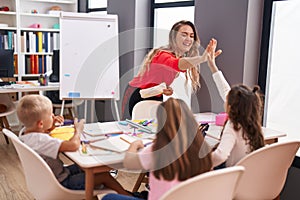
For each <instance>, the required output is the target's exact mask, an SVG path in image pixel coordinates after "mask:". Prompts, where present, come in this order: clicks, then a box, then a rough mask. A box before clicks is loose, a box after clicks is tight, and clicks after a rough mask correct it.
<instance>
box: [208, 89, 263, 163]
mask: <svg viewBox="0 0 300 200" xmlns="http://www.w3.org/2000/svg"><path fill="white" fill-rule="evenodd" d="M258 90H259V87H258V86H256V87H254V88H253V90H251V89H250V88H248V87H247V86H245V85H236V86H233V87H232V88H231V90H230V91H229V93H228V95H227V100H226V102H225V111H226V113H227V114H228V121H227V122H226V124H225V126H224V128H223V131H222V133H221V134H222V136H221V141H220V143H219V145H218V147H217V148H216V150H215V151H213V153H212V161H213V166H214V167H215V166H218V165H220V164H222V163H223V162H225V161H226V166H227V167H228V166H233V165H235V164H236V163H237V162H238V161H239V160H240V159H241V158H243V157H244V156H246V155H247V154H249V153H250V152H252V151H254V150H256V149H259V148H261V147H263V146H264V145H265V143H264V136H263V133H262V129H261V118H262V115H261V114H262V102H261V98H260V95H259V94H258Z"/></svg>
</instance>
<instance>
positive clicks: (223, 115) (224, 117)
mask: <svg viewBox="0 0 300 200" xmlns="http://www.w3.org/2000/svg"><path fill="white" fill-rule="evenodd" d="M227 119H228V115H227V113H225V112H222V113H219V114H218V115H217V116H216V125H217V126H224V123H225V122H226V120H227Z"/></svg>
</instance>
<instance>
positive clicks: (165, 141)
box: [103, 98, 212, 200]
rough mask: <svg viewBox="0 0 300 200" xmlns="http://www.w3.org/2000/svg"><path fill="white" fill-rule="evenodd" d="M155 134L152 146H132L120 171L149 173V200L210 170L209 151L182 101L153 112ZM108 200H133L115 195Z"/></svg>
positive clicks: (138, 144)
mask: <svg viewBox="0 0 300 200" xmlns="http://www.w3.org/2000/svg"><path fill="white" fill-rule="evenodd" d="M157 121H158V130H159V131H158V133H157V135H156V139H155V140H154V143H153V145H152V146H148V147H146V148H144V146H143V143H142V142H141V141H136V142H133V143H132V144H131V145H130V147H129V149H128V151H127V152H126V154H125V159H124V167H126V168H128V169H142V170H145V171H150V176H149V184H150V188H151V190H150V192H149V197H148V199H149V200H153V199H159V198H160V197H161V196H162V195H163V194H164V193H165V192H166V191H168V190H169V189H170V188H172V187H174V186H175V185H177V184H179V183H180V182H182V181H185V180H187V179H189V178H191V177H194V176H197V175H198V174H201V173H204V172H207V171H210V170H211V168H212V163H211V155H210V148H209V146H208V144H207V143H206V142H205V141H204V138H203V135H202V132H201V130H199V129H198V123H197V122H196V120H195V119H194V116H193V113H192V112H191V111H190V109H189V108H188V106H187V105H186V104H185V103H184V101H182V100H180V99H174V98H169V99H168V100H167V101H166V102H163V103H161V105H160V106H159V107H158V110H157ZM108 199H123V200H124V199H128V200H129V199H137V198H134V197H126V196H122V195H117V194H109V195H106V196H105V197H104V198H103V200H108Z"/></svg>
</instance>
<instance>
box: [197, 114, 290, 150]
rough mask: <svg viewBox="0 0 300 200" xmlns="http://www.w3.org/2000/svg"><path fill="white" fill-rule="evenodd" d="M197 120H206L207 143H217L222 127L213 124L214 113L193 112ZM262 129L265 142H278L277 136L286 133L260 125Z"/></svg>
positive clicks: (283, 135)
mask: <svg viewBox="0 0 300 200" xmlns="http://www.w3.org/2000/svg"><path fill="white" fill-rule="evenodd" d="M194 115H195V119H196V121H197V122H208V123H209V129H208V131H207V136H208V137H210V138H209V139H208V143H209V144H213V143H218V140H220V135H221V131H222V129H223V127H222V126H217V125H215V123H214V122H215V117H216V114H215V113H210V112H207V113H197V114H194ZM262 131H263V134H264V138H265V141H266V143H267V144H271V143H275V142H278V138H279V137H285V136H286V133H283V132H280V131H276V130H273V129H270V128H266V127H262Z"/></svg>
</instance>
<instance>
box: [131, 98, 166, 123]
mask: <svg viewBox="0 0 300 200" xmlns="http://www.w3.org/2000/svg"><path fill="white" fill-rule="evenodd" d="M160 104H161V101H155V100H144V101H140V102H138V103H137V104H135V106H134V107H133V109H132V119H150V118H156V110H157V108H158V106H159V105H160Z"/></svg>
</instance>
